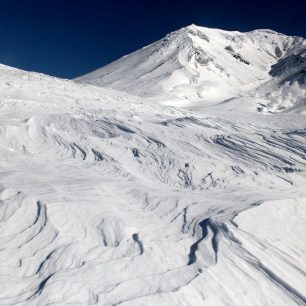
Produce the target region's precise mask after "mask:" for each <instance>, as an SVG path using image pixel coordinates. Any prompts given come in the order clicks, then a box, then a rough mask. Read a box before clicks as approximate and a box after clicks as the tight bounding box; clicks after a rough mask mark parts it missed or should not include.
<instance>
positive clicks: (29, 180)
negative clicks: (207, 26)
mask: <svg viewBox="0 0 306 306" xmlns="http://www.w3.org/2000/svg"><path fill="white" fill-rule="evenodd" d="M220 33H221V34H222V33H223V34H222V35H225V34H226V32H220ZM224 33H225V34H224ZM254 33H256V32H254ZM258 33H259V34H260V35H265V34H263V33H267V35H272V36H273V35H276V36H277V35H278V34H275V33H274V32H272V33H269V32H262V31H260V32H258ZM221 34H220V35H221ZM172 35H176V34H171V35H170V36H169V37H170V38H169V41H171V39H172V38H171V37H172ZM188 35H190V34H188ZM192 35H193V34H192ZM197 35H198V36H199V35H200V36H199V38H198V39H202V40H204V41H206V42H207V43H208V42H211V41H212V40H213V38H211V37H210V36H209V35H208V34H207V35H206V34H205V33H202V32H201V31H200V32H199V33H198V34H197ZM237 35H238V34H237ZM254 35H255V34H254ZM234 37H236V34H235V36H234ZM240 37H241V36H240V34H239V35H238V36H237V38H235V40H237V41H238V42H237V44H238V45H239V44H243V39H242V38H240ZM273 37H274V36H273ZM277 37H278V36H277ZM240 39H241V40H240ZM164 43H165V44H167V41H165V42H164ZM272 46H273V47H271V52H272V51H273V50H274V45H273V44H272ZM144 50H146V49H144ZM233 50H234V51H232V49H229V50H225V52H227V54H228V55H229V56H230V57H231V58H233V60H235V61H236V60H238V62H239V63H241V64H239V65H245V66H249V65H248V64H247V63H244V62H243V61H244V60H246V61H249V62H250V63H252V61H251V59H249V58H248V57H247V54H244V53H243V52H242V51H241V52H240V51H239V54H240V55H239V56H241V57H240V59H239V58H238V59H237V58H236V55H237V52H238V51H237V50H236V48H233ZM277 50H278V49H277ZM156 52H158V51H156ZM199 52H200V51H199ZM205 52H206V51H205ZM281 52H283V51H282V49H280V51H279V50H278V51H276V54H275V56H278V57H279V58H280V57H281V56H282V54H281ZM234 55H235V56H234ZM197 56H199V57H200V56H204V55H203V54H202V53H199V54H198V55H197ZM273 56H274V55H273ZM241 60H242V61H241ZM135 61H136V59H135ZM201 61H202V60H201ZM202 63H203V65H206V64H207V63H206V61H205V60H203V61H202ZM0 69H1V71H0V72H1V73H0V92H1V100H0V154H1V155H0V156H1V158H0V184H1V185H0V186H1V187H0V229H1V230H0V259H1V260H0V304H1V305H47V304H53V305H66V304H73V305H158V304H160V305H304V304H305V303H306V299H305V292H306V291H305V289H306V288H305V283H306V282H305V273H306V270H305V269H306V268H305V262H306V260H305V259H306V258H305V250H306V246H305V243H304V239H303V235H304V232H305V223H306V220H305V216H306V215H305V214H306V212H305V207H306V206H305V205H306V201H305V198H306V195H305V182H306V177H305V168H306V167H305V166H306V149H305V148H306V127H305V123H306V121H305V117H304V115H302V114H298V113H294V112H293V113H281V114H275V115H270V116H265V115H264V114H262V113H261V112H256V109H255V112H251V113H248V112H244V111H239V112H238V111H237V109H236V111H235V110H234V111H228V109H227V107H226V106H225V107H224V110H222V109H221V108H211V109H208V108H206V109H205V112H203V110H202V109H200V108H199V109H197V111H191V110H188V109H186V108H177V107H171V106H165V105H164V103H159V102H161V101H160V100H159V99H156V100H154V99H152V98H150V99H144V98H141V97H139V96H133V95H129V94H127V93H124V92H119V91H116V90H113V89H110V88H100V87H95V86H91V85H84V84H78V83H75V82H72V81H65V80H60V79H56V78H51V77H48V76H45V75H41V74H35V73H28V72H24V71H20V70H17V69H13V68H9V67H6V66H0ZM136 71H137V69H136ZM267 100H269V102H271V103H274V102H273V98H269V97H267ZM245 103H247V101H246V102H245ZM224 105H227V106H228V105H229V104H227V103H224Z"/></svg>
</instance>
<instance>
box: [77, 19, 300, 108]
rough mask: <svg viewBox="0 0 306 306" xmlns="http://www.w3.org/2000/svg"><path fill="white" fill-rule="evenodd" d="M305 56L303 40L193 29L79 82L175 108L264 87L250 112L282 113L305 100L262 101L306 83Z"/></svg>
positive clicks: (260, 33)
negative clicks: (115, 90) (119, 91)
mask: <svg viewBox="0 0 306 306" xmlns="http://www.w3.org/2000/svg"><path fill="white" fill-rule="evenodd" d="M305 57H306V41H305V39H303V38H302V37H296V36H286V35H284V34H280V33H277V32H274V31H271V30H254V31H251V32H246V33H241V32H237V31H224V30H219V29H210V28H205V27H199V26H195V25H190V26H188V27H185V28H182V29H180V30H178V31H175V32H172V33H170V34H168V35H167V36H166V37H165V38H163V39H161V40H159V41H157V42H155V43H153V44H151V45H149V46H147V47H144V48H142V49H140V50H138V51H136V52H134V53H132V54H130V55H127V56H124V57H122V58H121V59H119V60H117V61H115V62H114V63H111V64H109V65H107V66H105V67H102V68H100V69H98V70H96V71H93V72H91V73H89V74H86V75H84V76H81V77H79V78H77V79H76V81H77V82H81V83H89V84H92V85H98V86H108V87H112V88H115V89H119V90H122V91H126V92H128V93H131V94H136V95H139V96H142V97H158V98H159V99H160V100H161V101H164V102H165V103H168V104H175V105H177V104H178V103H179V104H180V105H191V104H192V105H194V104H196V105H199V103H200V104H201V105H202V104H204V105H215V104H217V103H220V102H223V101H226V100H229V99H231V100H232V99H236V98H237V97H241V96H253V95H254V94H253V91H254V90H255V89H257V90H258V88H259V87H260V88H261V90H259V93H261V94H262V95H261V96H260V98H259V99H258V101H253V102H255V103H251V104H252V107H253V108H254V109H257V110H262V109H265V108H267V109H268V110H270V111H280V110H282V109H284V108H286V109H287V108H291V107H293V106H296V104H297V103H300V102H301V101H296V100H298V97H297V99H296V100H295V101H290V103H287V105H285V106H284V105H280V104H279V103H277V102H275V101H274V102H273V101H272V102H273V103H272V104H271V105H268V103H265V102H264V101H263V98H264V97H265V96H266V94H267V93H271V91H275V93H274V96H275V95H276V96H277V95H278V94H283V93H282V92H281V93H277V92H276V91H279V90H280V89H282V86H284V84H286V86H287V87H288V88H286V92H288V91H290V92H291V91H292V89H291V85H292V84H293V83H294V82H296V83H294V86H295V87H296V86H298V87H300V86H301V85H303V84H305V80H306V63H305ZM286 82H289V84H288V83H286ZM288 85H289V86H288ZM293 91H294V89H293ZM270 102H271V101H270ZM287 102H288V101H287ZM303 102H304V101H303ZM275 104H276V105H275Z"/></svg>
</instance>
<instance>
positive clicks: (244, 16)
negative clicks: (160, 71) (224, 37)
mask: <svg viewBox="0 0 306 306" xmlns="http://www.w3.org/2000/svg"><path fill="white" fill-rule="evenodd" d="M192 23H194V24H196V25H200V26H207V27H214V28H222V29H225V30H239V31H249V30H253V29H256V28H270V29H273V30H275V31H278V32H282V33H285V34H289V35H298V36H303V37H306V0H304V1H302V0H287V1H282V0H279V1H275V0H274V1H269V0H266V1H263V0H258V1H256V0H253V1H247V0H245V1H241V0H240V1H238V0H231V1H221V0H219V1H217V0H210V1H206V0H203V1H192V0H185V1H180V0H177V1H172V0H168V1H167V0H164V1H146V0H143V1H133V0H131V1H129V0H126V1H115V0H113V1H111V0H108V1H103V0H100V1H97V0H96V1H91V0H83V1H78V0H74V1H72V0H53V1H51V0H24V1H21V0H19V1H18V0H0V46H1V47H0V63H2V64H6V65H10V66H14V67H18V68H22V69H25V70H32V71H38V72H43V73H46V74H50V75H54V76H59V77H64V78H73V77H76V76H79V75H82V74H84V73H86V72H89V71H91V70H93V69H96V68H99V67H101V66H104V65H106V64H108V63H110V62H112V61H114V60H116V59H117V58H119V57H121V56H123V55H125V54H128V53H131V52H132V51H135V50H137V49H139V48H141V47H143V46H145V45H148V44H150V43H152V42H154V41H156V40H158V39H160V38H162V37H163V36H165V35H166V34H167V33H169V32H171V31H174V30H177V29H179V28H181V27H183V26H187V25H189V24H192Z"/></svg>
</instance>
